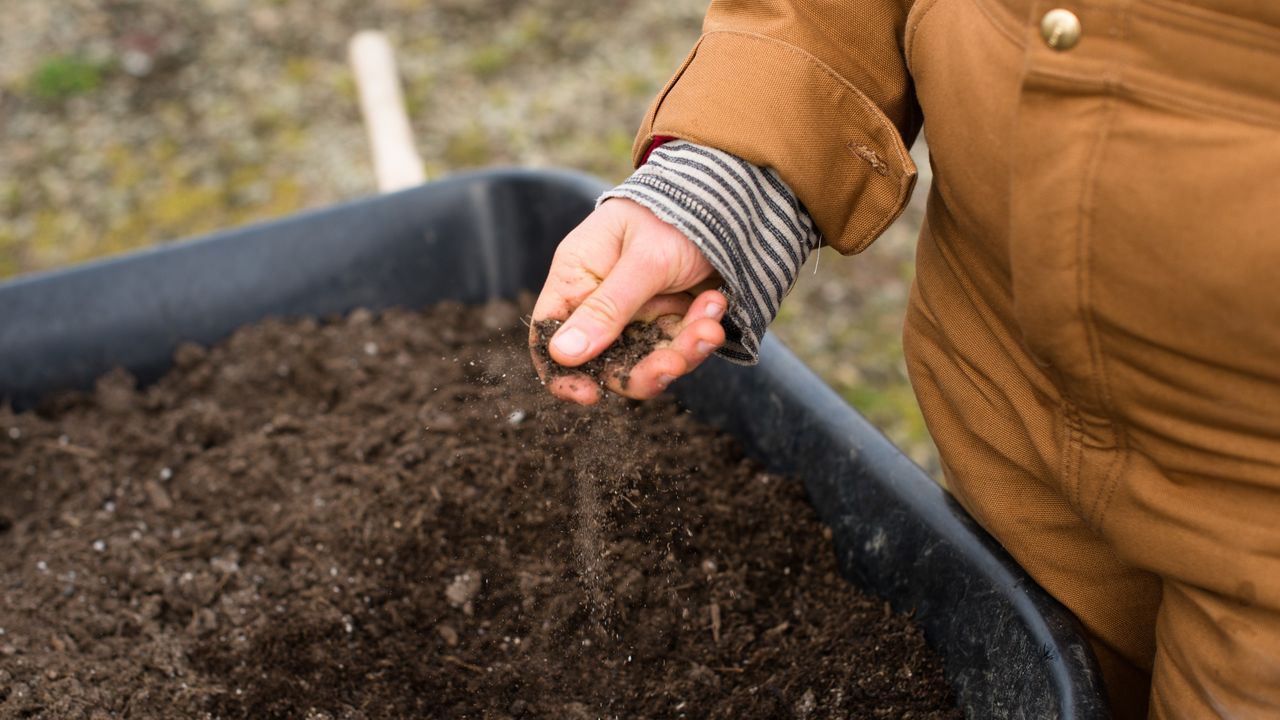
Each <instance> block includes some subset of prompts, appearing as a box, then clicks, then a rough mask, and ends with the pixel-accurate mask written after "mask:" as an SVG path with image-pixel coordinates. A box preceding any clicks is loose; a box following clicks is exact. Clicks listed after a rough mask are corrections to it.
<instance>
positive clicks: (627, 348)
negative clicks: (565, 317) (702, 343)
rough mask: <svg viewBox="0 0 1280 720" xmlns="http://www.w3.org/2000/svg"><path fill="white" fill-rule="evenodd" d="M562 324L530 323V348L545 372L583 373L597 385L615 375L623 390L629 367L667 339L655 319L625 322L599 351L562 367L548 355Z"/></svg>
mask: <svg viewBox="0 0 1280 720" xmlns="http://www.w3.org/2000/svg"><path fill="white" fill-rule="evenodd" d="M563 324H564V323H562V322H561V321H559V320H536V321H534V323H533V335H534V343H533V351H534V352H535V353H537V355H538V358H539V359H540V360H541V361H542V364H543V366H544V367H545V368H547V376H548V377H563V376H565V375H586V376H587V377H589V378H591V379H592V380H594V381H595V382H596V383H598V384H599V385H600V387H604V386H605V381H606V380H607V379H608V378H609V377H610V376H616V377H617V378H618V384H619V386H620V387H621V388H622V389H623V390H626V389H627V382H628V381H629V380H630V379H631V368H633V367H635V364H636V363H638V362H640V361H641V360H643V359H644V357H645V356H646V355H648V354H649V353H651V352H653V350H654V348H656V347H658V343H661V342H663V341H666V340H669V339H670V338H669V337H667V335H666V333H664V332H663V331H662V328H661V326H659V325H658V324H657V323H652V322H632V323H628V324H627V326H626V327H625V328H623V330H622V334H621V335H619V336H618V339H617V340H614V341H613V344H612V345H610V346H609V347H607V348H605V349H604V351H603V352H601V353H600V354H599V355H597V356H595V357H594V358H592V359H590V360H588V361H587V362H585V363H583V364H581V365H578V366H577V367H565V366H564V365H561V364H560V363H558V362H556V361H555V360H553V359H552V358H551V351H550V349H549V348H548V347H547V345H548V343H550V342H551V338H552V336H554V335H555V334H556V331H557V330H559V329H560V326H561V325H563Z"/></svg>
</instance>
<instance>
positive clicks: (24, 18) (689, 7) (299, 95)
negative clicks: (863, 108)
mask: <svg viewBox="0 0 1280 720" xmlns="http://www.w3.org/2000/svg"><path fill="white" fill-rule="evenodd" d="M705 7H706V2H705V0H661V1H659V0H620V1H619V2H613V3H595V2H587V1H586V0H523V1H522V2H516V0H325V1H324V2H316V1H314V0H313V1H312V2H307V1H306V0H270V1H264V0H185V1H184V2H181V3H175V2H172V0H59V2H56V3H51V2H48V1H47V0H5V9H6V17H7V18H9V21H8V22H5V23H3V24H0V278H3V277H6V276H10V275H14V274H18V273H26V272H32V271H38V270H42V269H47V268H51V267H56V266H60V265H65V264H68V263H73V262H77V261H81V260H84V259H86V258H90V257H96V256H100V255H105V254H112V253H117V252H121V251H124V250H128V249H131V248H136V247H140V246H144V245H148V244H153V243H158V242H164V241H167V240H172V239H175V238H180V237H186V236H190V235H194V234H199V233H204V232H208V231H211V230H215V229H219V228H225V227H230V226H235V225H242V224H245V223H247V222H252V221H255V220H259V219H263V218H268V217H275V216H279V215H283V214H287V213H290V212H293V211H296V210H299V209H302V208H306V207H315V206H320V205H325V204H329V203H333V202H335V201H339V200H342V199H346V198H351V197H356V196H360V195H365V194H369V193H370V192H372V190H373V187H374V181H373V174H372V168H371V167H370V165H369V160H368V157H369V156H368V148H367V144H366V141H365V138H364V130H363V127H362V125H361V123H360V117H359V112H358V109H357V105H356V99H355V87H354V83H353V81H352V78H351V74H350V72H349V70H348V67H347V65H346V60H345V46H346V42H347V40H348V39H349V37H350V36H351V34H352V33H354V32H355V31H356V30H358V29H362V28H366V27H372V28H379V29H382V30H384V31H386V32H387V33H388V34H389V35H390V36H391V38H392V41H393V43H394V44H395V45H396V47H397V51H398V60H399V62H400V66H401V67H400V69H401V74H402V76H403V79H404V84H405V93H406V99H407V102H408V105H409V109H410V114H411V117H412V121H413V125H414V128H415V132H416V136H417V141H418V147H419V149H420V151H421V153H422V155H423V158H424V161H425V163H426V166H427V172H428V174H429V175H431V176H433V177H439V176H441V175H443V174H447V173H450V172H454V171H457V170H461V169H465V168H472V167H480V166H486V165H495V164H519V165H531V166H549V165H557V166H565V167H572V168H577V169H581V170H585V171H587V172H592V173H595V174H598V175H600V176H602V177H604V178H606V179H609V180H620V179H621V178H623V177H625V175H626V173H627V172H628V170H629V161H628V155H629V149H630V145H631V137H632V133H633V131H634V128H635V126H636V124H637V123H638V121H639V118H640V117H641V115H642V114H643V112H644V109H645V107H646V106H647V104H648V102H649V99H650V98H651V97H652V96H653V95H654V94H655V93H656V92H657V91H658V90H659V89H660V88H661V86H662V84H663V83H664V82H665V81H666V79H667V77H668V76H669V74H670V73H671V71H672V70H673V69H674V68H675V67H676V66H677V65H678V63H679V62H680V60H681V59H682V58H683V56H684V54H685V53H686V52H687V50H688V48H689V47H690V46H691V45H692V43H693V42H694V40H695V39H696V38H697V36H698V27H699V23H700V20H701V16H702V13H703V11H704V9H705ZM918 150H919V148H918ZM917 154H919V153H917ZM922 185H923V183H922ZM919 215H920V213H919V212H918V208H913V209H912V210H911V211H909V212H908V213H907V216H906V217H905V218H904V219H903V221H902V222H900V223H899V224H898V225H897V226H895V227H894V228H893V229H892V230H890V232H889V233H888V234H886V236H885V237H883V238H882V239H881V240H880V241H879V242H878V243H877V244H876V246H874V247H873V248H872V249H871V250H869V251H867V252H866V253H864V254H863V255H861V256H859V257H858V258H857V259H854V260H848V259H841V258H838V256H836V255H834V254H828V253H824V256H823V258H822V260H821V261H820V263H819V264H818V265H819V266H818V268H817V270H816V272H814V271H813V269H812V268H810V270H808V271H806V273H805V276H804V278H803V279H802V281H801V283H800V284H799V286H798V287H797V288H796V290H795V291H794V292H793V294H792V297H791V298H790V299H789V300H788V302H787V303H786V305H784V311H783V315H782V317H781V318H780V319H779V321H778V323H777V324H776V326H775V330H776V331H777V333H778V334H779V335H780V336H781V337H782V338H783V339H784V340H785V341H786V342H787V343H788V344H790V345H791V346H792V347H793V348H794V349H795V350H796V351H797V352H798V353H799V354H800V355H801V356H802V357H803V358H804V359H805V360H806V361H807V362H808V363H809V364H810V365H811V366H812V367H813V368H814V369H815V370H817V371H818V372H819V374H821V375H822V376H823V377H824V378H825V379H826V380H827V381H828V382H830V383H831V384H832V385H833V386H834V387H836V388H837V389H838V390H839V391H840V392H841V393H842V394H844V395H845V397H847V398H848V399H849V400H850V401H851V402H853V403H854V405H855V406H857V407H859V409H861V410H862V411H863V412H864V413H866V414H867V415H868V416H869V417H870V418H871V419H872V420H873V421H874V422H876V423H877V424H878V425H879V426H880V427H882V428H884V429H885V431H886V433H887V434H888V435H889V436H890V438H892V439H893V440H894V441H895V442H897V443H898V444H899V445H900V446H902V447H904V449H905V450H906V451H907V453H908V454H909V455H911V456H912V457H913V458H914V459H915V460H916V461H917V462H919V463H921V464H922V465H924V466H925V467H926V468H927V469H930V470H931V471H933V472H934V473H935V475H936V474H937V473H936V469H937V463H936V460H935V459H934V454H933V450H932V446H931V445H930V443H929V440H928V437H927V434H926V433H925V431H924V426H923V423H922V421H921V420H920V416H919V411H918V410H917V408H916V405H915V401H914V399H913V398H912V396H911V392H910V388H909V387H908V385H907V382H906V378H905V371H904V369H903V365H902V358H901V343H900V340H899V332H900V325H901V321H902V312H903V303H904V302H905V298H906V293H907V288H908V286H909V283H910V279H911V272H912V271H911V257H912V253H913V250H914V238H915V234H916V231H917V229H918V223H919Z"/></svg>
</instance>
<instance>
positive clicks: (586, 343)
mask: <svg viewBox="0 0 1280 720" xmlns="http://www.w3.org/2000/svg"><path fill="white" fill-rule="evenodd" d="M641 255H642V253H634V252H633V253H627V252H625V251H624V252H623V253H622V257H620V258H619V259H618V263H617V264H616V265H614V266H613V268H612V269H611V270H610V271H609V274H608V275H607V276H606V277H605V279H604V280H603V281H602V282H601V283H600V286H599V287H597V288H596V289H595V291H593V292H592V293H591V294H590V295H588V296H587V297H586V298H585V299H584V300H583V301H582V304H581V305H579V306H578V307H577V308H576V309H575V310H574V311H573V314H572V315H570V316H569V319H568V320H566V321H565V323H564V325H563V326H561V328H560V329H559V330H558V331H557V332H556V334H555V336H554V337H552V338H551V344H550V351H551V357H552V359H553V360H555V361H556V362H558V363H560V364H561V365H564V366H566V367H576V366H578V365H581V364H582V363H585V362H587V361H588V360H590V359H591V358H593V357H595V356H596V355H599V354H600V353H601V351H603V350H604V349H605V348H607V347H609V345H611V344H612V343H613V341H614V340H617V339H618V336H619V335H621V334H622V330H623V328H625V327H626V326H627V323H629V322H631V319H632V318H633V317H635V315H636V313H637V312H639V311H640V308H641V307H643V306H644V304H645V303H647V302H648V301H649V300H651V299H652V298H653V297H654V296H656V295H658V294H659V293H660V292H662V290H663V289H664V287H665V285H666V280H665V278H664V274H663V273H662V272H660V271H658V270H656V269H655V268H652V267H649V266H648V265H647V264H646V263H645V262H644V261H643V260H641V259H640V256H641Z"/></svg>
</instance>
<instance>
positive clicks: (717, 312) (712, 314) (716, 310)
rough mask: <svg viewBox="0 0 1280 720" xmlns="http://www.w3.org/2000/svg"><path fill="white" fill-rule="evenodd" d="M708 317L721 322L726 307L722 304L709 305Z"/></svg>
mask: <svg viewBox="0 0 1280 720" xmlns="http://www.w3.org/2000/svg"><path fill="white" fill-rule="evenodd" d="M706 312H707V317H709V318H711V319H712V320H719V319H720V316H722V315H724V306H723V305H721V304H720V303H707V310H706Z"/></svg>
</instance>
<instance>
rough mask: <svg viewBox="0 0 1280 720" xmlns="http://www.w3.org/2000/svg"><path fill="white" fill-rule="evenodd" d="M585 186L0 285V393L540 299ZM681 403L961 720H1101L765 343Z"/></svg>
mask: <svg viewBox="0 0 1280 720" xmlns="http://www.w3.org/2000/svg"><path fill="white" fill-rule="evenodd" d="M601 189H602V187H601V185H600V184H599V183H598V181H596V180H593V179H591V178H588V177H585V176H581V175H576V174H569V173H563V172H533V171H519V170H515V171H491V172H483V173H477V174H471V175H465V176H458V177H455V178H451V179H448V180H444V181H441V182H436V183H431V184H428V185H425V186H423V187H419V188H415V189H412V190H407V191H404V192H400V193H396V194H392V195H384V196H381V197H376V198H371V199H367V200H361V201H357V202H353V203H349V204H346V205H341V206H337V207H334V208H330V209H326V210H321V211H318V212H311V213H306V214H303V215H299V216H296V217H292V218H288V219H285V220H281V221H277V222H271V223H267V224H263V225H257V226H253V227H249V228H244V229H240V230H233V231H230V232H225V233H220V234H217V235H213V236H210V237H206V238H202V239H198V240H193V241H190V242H185V243H179V244H174V245H168V246H164V247H161V248H157V249H153V250H147V251H144V252H140V253H136V254H132V255H128V256H123V257H119V258H116V259H111V260H106V261H103V262H95V263H91V264H87V265H83V266H80V267H75V268H71V269H68V270H63V271H59V272H55V273H51V274H45V275H36V276H30V277H25V278H19V279H17V280H14V281H11V282H8V283H5V284H3V285H0V398H3V399H4V400H7V401H8V402H10V403H12V404H13V405H14V406H15V408H18V409H22V408H26V407H29V406H30V405H31V404H33V403H34V402H35V401H36V400H38V399H39V398H40V397H41V396H42V395H43V394H45V393H47V392H49V391H52V390H57V389H64V388H88V387H89V386H90V385H91V384H92V382H93V380H94V379H95V378H96V377H98V376H99V375H101V374H102V373H104V372H106V371H107V370H109V369H111V368H112V367H115V366H123V367H126V368H128V369H129V370H130V371H132V372H133V373H134V374H135V375H136V376H138V378H139V379H140V380H142V381H143V382H148V381H151V380H154V379H155V378H157V377H159V375H160V374H162V373H163V372H164V371H165V370H166V369H167V367H168V365H169V363H170V358H171V357H172V353H173V350H174V348H175V347H176V346H177V345H178V343H180V342H182V341H186V340H192V341H196V342H200V343H206V344H207V343H213V342H216V341H218V340H220V339H222V338H224V337H226V336H227V335H228V334H230V333H231V332H232V331H233V330H235V329H236V328H237V327H239V326H241V325H244V324H246V323H251V322H254V321H256V320H259V319H261V318H264V317H267V316H272V315H274V316H300V315H314V316H324V315H330V314H333V313H341V312H345V311H348V310H351V309H353V308H356V307H368V308H384V307H391V306H402V307H423V306H426V305H429V304H431V303H434V302H436V301H439V300H444V299H455V300H461V301H464V302H480V301H484V300H486V299H489V298H493V297H512V296H514V295H515V294H516V293H518V292H519V291H521V290H525V289H532V290H536V289H538V288H539V287H541V284H542V280H543V277H544V274H545V272H546V268H547V266H548V264H549V262H550V258H551V255H552V252H553V250H554V249H555V246H556V244H557V242H559V240H560V238H562V237H563V236H564V234H565V233H566V232H567V231H568V230H570V229H571V228H572V227H573V226H574V225H575V224H576V223H577V222H578V221H579V220H580V219H581V218H582V217H583V216H585V215H586V213H587V212H589V211H590V209H591V207H592V203H593V200H594V198H595V197H596V196H597V194H598V193H599V192H600V190H601ZM675 392H676V393H677V394H678V396H679V398H680V401H681V402H682V403H683V404H684V405H685V406H686V407H688V408H689V409H691V410H693V411H694V412H695V413H696V414H698V415H699V416H701V417H702V418H703V419H704V420H707V421H709V422H711V423H713V424H715V425H718V426H720V427H722V428H723V429H725V430H727V431H728V432H730V433H733V434H734V435H736V436H738V437H739V438H740V439H741V440H742V441H743V443H744V444H745V445H746V447H747V448H748V450H749V452H751V453H752V454H754V455H755V456H756V457H757V458H759V459H760V460H762V461H764V462H765V463H766V464H767V465H769V466H770V467H771V468H772V469H774V470H777V471H779V472H783V473H787V474H791V475H794V476H797V477H799V478H802V479H803V481H804V483H805V487H806V488H807V490H808V493H809V497H810V498H811V500H812V502H813V504H814V506H815V507H816V508H817V510H818V513H819V514H820V515H821V517H822V519H823V520H824V521H825V522H826V523H827V524H829V525H830V526H831V527H832V528H833V529H834V531H835V546H836V550H837V553H838V556H839V561H840V566H841V568H842V570H843V572H844V573H845V575H846V577H847V578H848V579H849V580H850V581H851V582H853V583H855V584H857V585H859V586H861V587H862V588H864V589H866V590H870V591H871V592H873V593H876V594H878V595H880V596H882V597H884V598H886V599H888V600H889V601H890V602H891V603H892V605H893V606H894V607H895V608H896V609H899V610H914V611H915V617H916V619H917V620H918V621H919V622H920V623H921V624H922V625H923V627H924V629H925V634H926V637H927V639H928V641H929V642H930V644H932V645H933V646H934V647H935V648H937V649H938V650H939V651H940V652H941V654H942V656H943V658H944V662H945V666H946V674H947V679H948V681H949V682H950V684H951V686H952V687H953V688H954V689H955V692H956V695H957V697H958V698H959V701H960V703H961V705H962V707H963V708H964V709H965V713H966V715H967V716H968V717H970V718H982V719H983V720H986V719H988V718H1037V719H1043V718H1104V717H1107V711H1106V704H1105V702H1104V699H1103V693H1102V689H1101V681H1100V676H1099V674H1098V671H1097V666H1096V663H1095V661H1094V658H1093V656H1092V654H1091V652H1090V650H1089V647H1088V644H1087V643H1086V641H1085V639H1084V637H1083V635H1082V632H1081V629H1080V627H1079V625H1078V623H1077V622H1076V620H1075V618H1073V617H1072V616H1071V614H1070V613H1069V612H1067V611H1066V610H1065V609H1064V608H1063V607H1062V606H1061V605H1059V604H1058V603H1057V602H1056V601H1054V600H1053V599H1052V598H1050V597H1049V596H1048V595H1047V594H1046V593H1045V592H1044V591H1043V590H1041V589H1040V588H1039V587H1038V586H1037V585H1036V584H1035V583H1034V582H1033V581H1032V580H1031V579H1030V578H1028V577H1027V575H1026V574H1025V573H1024V572H1023V571H1022V570H1021V569H1020V568H1019V567H1018V566H1017V564H1016V563H1014V562H1013V561H1012V560H1011V559H1010V558H1009V557H1008V556H1007V555H1006V554H1005V553H1004V552H1003V550H1002V549H1001V548H1000V546H999V545H998V544H997V543H996V542H995V541H994V540H992V539H991V538H990V537H989V536H988V535H986V534H985V533H984V532H983V531H982V530H981V529H980V528H979V527H978V526H977V525H976V524H975V523H974V522H973V521H972V520H971V519H970V518H969V517H968V516H967V515H966V514H965V512H964V511H963V510H962V509H961V508H960V507H959V506H958V505H957V504H956V503H955V502H954V501H953V500H952V499H951V498H950V497H949V496H948V495H947V494H946V493H945V492H944V491H943V490H941V489H940V488H939V487H938V486H937V485H935V484H934V483H933V482H932V481H931V480H930V479H929V478H928V477H927V476H926V475H925V474H924V473H923V472H922V471H921V470H920V469H919V468H917V467H916V466H915V465H913V464H912V463H911V462H910V461H909V460H907V459H906V458H905V457H904V456H903V455H902V454H901V453H900V452H898V450H897V449H896V448H895V447H893V445H892V444H890V443H889V442H888V441H887V440H886V439H885V438H884V437H883V436H882V435H880V433H879V432H878V431H876V430H875V429H874V428H872V427H871V426H870V425H869V424H868V423H867V422H866V421H865V420H864V419H863V418H862V417H861V416H860V415H858V414H857V413H856V412H855V411H854V410H853V409H852V408H850V407H849V406H848V405H846V404H845V403H844V402H843V401H841V400H840V399H839V397H837V396H836V395H835V394H834V393H833V392H832V391H831V390H830V389H829V388H827V387H826V385H824V384H823V383H822V382H821V381H820V380H818V378H817V377H815V376H814V375H813V373H811V372H810V371H809V370H808V369H807V368H806V367H805V366H804V365H803V364H802V363H800V362H799V361H798V360H797V359H796V358H795V357H794V356H793V355H791V353H790V352H788V351H787V349H786V348H784V347H783V346H782V345H781V344H779V343H777V342H774V341H771V340H766V342H765V345H764V351H763V353H762V360H761V363H760V365H759V366H758V367H755V368H741V367H736V366H733V365H730V364H728V363H723V362H717V361H713V362H710V363H707V364H706V365H705V366H704V367H703V368H702V369H701V370H699V371H698V372H697V373H696V374H695V375H693V376H691V377H689V378H687V379H685V380H683V381H681V382H679V383H677V385H676V388H675Z"/></svg>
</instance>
